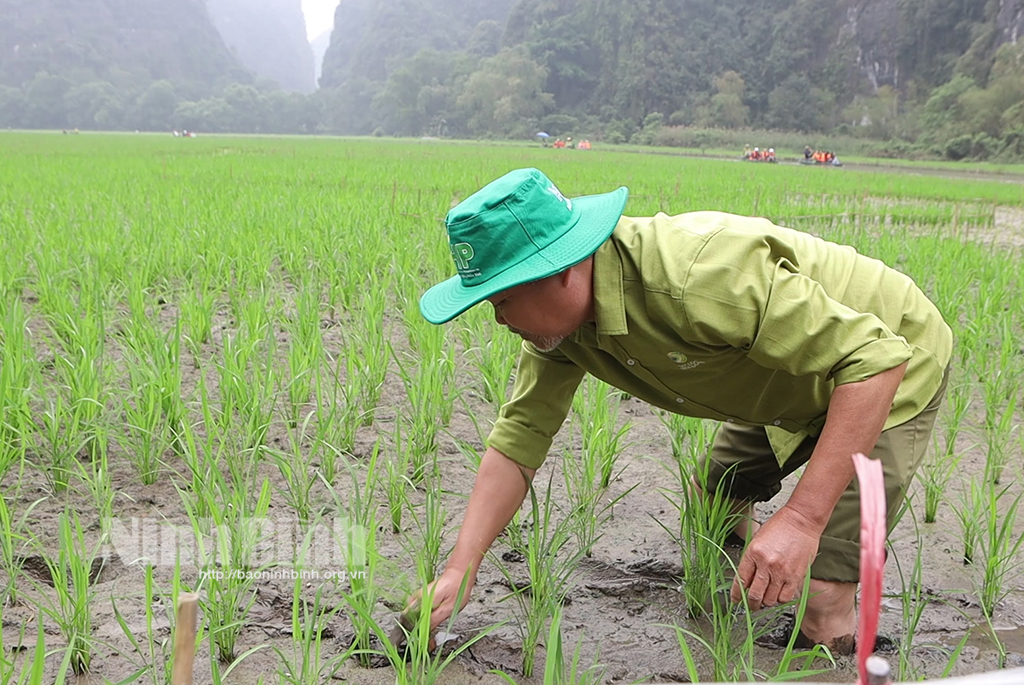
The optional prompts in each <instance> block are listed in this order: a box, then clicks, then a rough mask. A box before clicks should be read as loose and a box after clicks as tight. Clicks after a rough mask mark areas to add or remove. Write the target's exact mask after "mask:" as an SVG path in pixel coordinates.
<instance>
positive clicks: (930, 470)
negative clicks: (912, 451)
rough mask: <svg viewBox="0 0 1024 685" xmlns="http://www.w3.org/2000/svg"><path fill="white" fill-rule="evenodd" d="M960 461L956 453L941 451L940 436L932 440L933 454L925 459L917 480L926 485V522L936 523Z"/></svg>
mask: <svg viewBox="0 0 1024 685" xmlns="http://www.w3.org/2000/svg"><path fill="white" fill-rule="evenodd" d="M959 463H960V460H959V458H958V457H957V456H956V455H955V453H950V452H947V451H946V450H943V449H940V447H939V440H938V436H935V438H934V439H933V440H932V451H931V454H930V455H929V456H928V457H926V458H925V460H924V463H923V464H922V467H921V470H920V471H919V472H918V474H917V478H918V479H919V480H920V481H921V483H922V484H923V485H924V522H925V523H935V517H936V516H937V515H938V512H939V503H940V502H942V498H943V496H944V495H945V492H946V486H947V485H948V484H949V481H950V479H951V478H952V477H953V474H954V473H955V472H956V468H957V466H958V465H959Z"/></svg>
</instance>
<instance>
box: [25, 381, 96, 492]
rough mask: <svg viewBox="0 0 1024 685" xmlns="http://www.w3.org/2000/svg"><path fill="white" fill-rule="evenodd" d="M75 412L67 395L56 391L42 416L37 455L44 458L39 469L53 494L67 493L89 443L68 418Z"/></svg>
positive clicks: (37, 435) (38, 466) (74, 422)
mask: <svg viewBox="0 0 1024 685" xmlns="http://www.w3.org/2000/svg"><path fill="white" fill-rule="evenodd" d="M73 411H74V410H73V409H69V407H68V406H67V404H66V403H65V400H64V396H63V394H62V393H61V392H60V391H59V390H54V391H53V393H52V394H51V395H50V402H49V406H48V408H47V409H46V410H45V411H43V414H42V424H43V426H42V430H40V431H39V432H38V434H36V435H35V437H36V438H37V440H38V442H39V444H38V445H36V446H35V450H34V451H35V452H36V453H37V454H39V455H42V456H43V457H44V459H43V461H42V462H41V463H39V464H37V465H36V466H37V468H38V469H39V471H41V472H42V474H43V477H44V478H45V479H46V482H47V484H48V485H49V489H50V491H51V492H53V493H63V492H65V491H66V490H67V488H68V486H69V485H70V484H71V477H72V475H73V474H74V473H75V468H76V464H77V463H78V453H79V452H80V451H81V450H82V449H83V448H84V447H85V445H86V444H87V443H88V441H89V438H88V436H85V435H82V434H81V433H80V432H79V431H78V430H77V426H78V424H77V422H76V421H74V420H73V419H69V418H68V415H69V414H72V413H73Z"/></svg>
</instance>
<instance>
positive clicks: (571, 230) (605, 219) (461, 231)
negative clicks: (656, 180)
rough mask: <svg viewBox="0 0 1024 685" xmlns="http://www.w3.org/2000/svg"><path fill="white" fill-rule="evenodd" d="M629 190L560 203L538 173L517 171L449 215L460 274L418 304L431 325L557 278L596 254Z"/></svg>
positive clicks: (559, 196) (559, 195)
mask: <svg viewBox="0 0 1024 685" xmlns="http://www.w3.org/2000/svg"><path fill="white" fill-rule="evenodd" d="M628 194H629V191H627V190H626V188H625V187H622V188H619V189H618V190H613V191H612V192H610V193H605V194H603V195H588V196H586V197H575V198H572V199H569V198H566V197H565V196H563V195H562V193H560V192H559V191H558V188H556V187H555V184H554V183H552V182H551V181H550V180H549V179H548V177H547V176H545V175H544V174H543V173H541V172H540V171H538V170H537V169H517V170H516V171H511V172H509V173H507V174H505V175H504V176H502V177H501V178H499V179H498V180H496V181H492V182H491V183H488V184H487V185H486V186H484V187H483V188H481V189H480V190H478V191H477V192H475V193H473V194H472V195H470V196H469V197H468V198H466V199H465V200H463V201H462V202H460V203H459V204H458V205H457V206H456V207H455V208H454V209H453V210H451V211H450V212H448V216H447V217H446V218H445V225H446V226H447V228H448V243H449V247H450V248H451V253H452V259H453V260H454V261H455V268H456V270H457V271H458V274H457V275H455V276H452V277H451V278H449V279H448V280H446V281H443V282H441V283H438V284H437V285H435V286H434V287H433V288H431V289H430V290H428V291H427V292H426V293H424V294H423V297H421V298H420V312H421V313H422V314H423V317H424V318H425V319H426V320H427V321H429V322H431V323H436V324H439V323H445V322H446V321H451V320H452V319H454V318H455V317H456V316H458V315H459V314H461V313H463V312H464V311H466V310H467V309H469V308H470V307H472V306H473V305H475V304H477V303H478V302H482V301H483V300H485V299H487V298H488V297H490V296H491V295H494V294H495V293H500V292H501V291H503V290H508V289H509V288H512V287H514V286H517V285H520V284H522V283H528V282H530V281H536V280H539V279H541V278H546V277H548V276H551V275H552V274H556V273H559V272H561V271H564V270H565V269H567V268H569V267H570V266H572V265H574V264H578V263H579V262H582V261H583V260H584V259H586V258H587V257H589V256H590V255H592V254H594V252H595V251H596V250H597V248H598V247H600V246H601V243H603V242H604V241H605V240H607V239H608V236H610V235H611V233H612V230H613V229H614V228H615V224H616V223H618V221H619V217H620V216H622V209H623V208H624V207H625V205H626V197H627V196H628Z"/></svg>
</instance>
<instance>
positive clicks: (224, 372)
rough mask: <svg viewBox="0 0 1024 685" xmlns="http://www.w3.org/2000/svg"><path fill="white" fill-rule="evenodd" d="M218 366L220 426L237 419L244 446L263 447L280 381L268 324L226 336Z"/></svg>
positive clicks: (225, 428)
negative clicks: (274, 362) (277, 385)
mask: <svg viewBox="0 0 1024 685" xmlns="http://www.w3.org/2000/svg"><path fill="white" fill-rule="evenodd" d="M254 316H255V315H254ZM260 317H262V315H259V316H258V317H257V318H260ZM216 366H217V372H218V376H219V381H220V382H219V384H218V389H219V391H220V398H221V410H220V419H221V429H222V430H227V429H228V428H229V427H231V426H232V425H234V424H235V422H236V421H237V427H238V429H239V432H240V434H241V438H240V440H239V442H240V445H241V446H242V447H243V448H244V449H258V448H260V447H262V446H263V444H264V441H265V440H266V435H267V430H268V429H269V427H270V421H271V417H272V416H273V413H274V405H275V403H276V400H277V388H276V382H277V380H278V377H277V373H276V370H275V368H274V364H273V336H272V335H270V334H269V331H268V329H267V327H266V325H264V326H263V327H262V328H258V329H255V330H252V329H251V328H249V327H246V328H244V329H240V330H239V332H238V333H237V334H236V335H235V336H233V337H231V336H225V338H224V346H223V352H222V355H221V359H220V360H219V361H218V363H217V365H216Z"/></svg>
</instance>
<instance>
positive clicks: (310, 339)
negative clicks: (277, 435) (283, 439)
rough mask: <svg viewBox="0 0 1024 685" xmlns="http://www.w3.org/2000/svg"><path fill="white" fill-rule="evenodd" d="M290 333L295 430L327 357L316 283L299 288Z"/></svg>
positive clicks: (290, 390) (290, 385) (290, 400)
mask: <svg viewBox="0 0 1024 685" xmlns="http://www.w3.org/2000/svg"><path fill="white" fill-rule="evenodd" d="M288 331H289V334H290V335H289V341H288V371H289V376H288V378H289V380H288V404H289V407H290V413H289V417H288V421H289V422H290V424H291V425H292V426H293V427H294V426H295V425H297V424H298V421H299V418H300V413H301V411H302V407H303V405H305V404H306V403H307V402H309V399H310V397H311V396H312V394H313V388H314V386H315V384H316V376H317V374H318V373H319V365H320V360H321V359H322V358H323V337H322V335H321V332H320V298H319V294H318V292H317V290H316V286H315V285H314V284H312V283H306V284H303V285H302V286H301V287H300V288H299V293H298V296H297V299H296V303H295V314H294V316H293V317H292V319H291V321H290V323H289V325H288Z"/></svg>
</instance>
